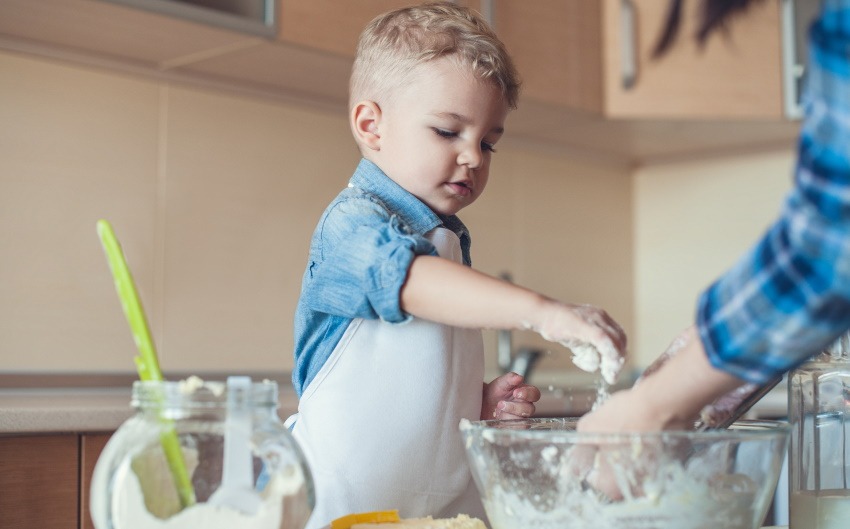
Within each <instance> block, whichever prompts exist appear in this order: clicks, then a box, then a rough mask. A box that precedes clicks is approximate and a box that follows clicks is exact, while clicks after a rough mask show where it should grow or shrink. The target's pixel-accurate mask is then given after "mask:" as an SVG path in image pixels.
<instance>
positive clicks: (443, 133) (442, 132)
mask: <svg viewBox="0 0 850 529" xmlns="http://www.w3.org/2000/svg"><path fill="white" fill-rule="evenodd" d="M432 130H433V131H434V132H435V133H436V134H437V136H442V137H443V138H454V137H456V136H457V132H452V131H450V130H446V129H439V128H437V127H434V128H433V129H432Z"/></svg>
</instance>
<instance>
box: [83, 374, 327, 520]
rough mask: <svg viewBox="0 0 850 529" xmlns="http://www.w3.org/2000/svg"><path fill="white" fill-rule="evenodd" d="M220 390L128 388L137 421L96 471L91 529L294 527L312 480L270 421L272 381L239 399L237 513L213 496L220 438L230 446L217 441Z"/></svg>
mask: <svg viewBox="0 0 850 529" xmlns="http://www.w3.org/2000/svg"><path fill="white" fill-rule="evenodd" d="M227 388H228V386H227V385H226V384H225V383H223V382H204V381H201V380H200V379H194V378H189V379H187V380H185V381H181V382H136V383H135V384H134V385H133V398H132V405H133V407H134V408H135V409H136V413H135V415H134V416H133V417H131V418H130V419H128V420H127V421H126V422H124V424H122V425H121V427H120V428H118V430H117V431H116V432H115V434H114V435H113V436H112V437H111V438H110V440H109V442H108V443H107V445H106V447H105V448H104V450H103V452H102V453H101V455H100V457H99V459H98V461H97V465H96V466H95V471H94V476H93V479H92V486H91V513H92V519H93V521H94V525H95V527H96V528H97V529H130V528H133V529H171V528H174V529H177V528H179V529H194V528H198V529H200V528H203V529H218V528H228V529H229V528H232V527H239V528H241V529H303V527H304V526H305V525H306V523H307V519H308V518H309V516H310V513H311V512H312V509H313V506H314V502H315V498H314V492H313V482H312V478H311V475H310V471H309V469H308V467H307V463H306V460H305V458H304V456H303V454H302V452H301V450H300V449H299V447H298V445H297V443H296V442H295V440H294V439H293V437H292V436H291V435H290V433H289V431H288V430H287V429H286V428H285V427H284V426H283V424H282V423H281V422H280V420H279V418H278V416H277V407H278V388H277V384H276V383H275V382H270V381H264V382H254V383H250V385H249V386H248V389H247V391H245V392H244V393H246V394H247V395H246V396H245V397H244V398H243V402H244V407H243V409H245V410H247V412H248V413H246V414H244V420H243V421H242V424H243V425H246V427H245V428H243V429H242V431H243V432H244V433H245V435H243V436H242V441H241V442H240V443H238V444H241V445H242V447H241V448H238V447H237V448H236V449H235V450H236V454H237V456H243V455H244V458H243V457H237V456H234V457H231V460H240V461H243V462H244V464H243V465H242V470H243V471H244V472H242V475H243V476H244V482H245V483H246V484H247V485H246V486H245V487H244V488H245V489H247V491H245V490H243V491H240V493H244V494H247V497H246V496H237V498H239V499H238V500H236V505H234V502H233V501H230V502H229V503H228V502H224V503H222V502H218V501H216V499H215V498H212V497H213V494H214V493H215V492H216V491H217V490H218V489H219V488H220V486H221V483H222V473H223V468H224V460H225V452H226V450H225V444H226V443H225V438H226V437H228V438H229V439H230V441H229V442H230V446H231V447H234V446H236V444H237V443H234V441H233V440H234V439H238V436H237V435H235V434H233V433H228V435H227V436H226V435H225V433H226V432H233V431H235V430H233V428H232V427H230V426H227V425H228V421H227V419H228V414H229V411H228V409H229V408H228V391H227ZM231 402H232V401H231ZM231 420H232V416H231ZM231 424H232V423H231ZM245 430H247V431H245ZM246 439H247V442H246ZM232 450H233V448H228V449H227V451H232ZM249 455H250V459H249ZM228 468H230V469H232V468H233V466H232V465H230V464H228ZM231 474H233V472H232V470H231ZM249 475H250V477H249ZM220 496H221V494H220V495H219V497H220ZM231 498H232V496H231ZM240 502H241V503H240Z"/></svg>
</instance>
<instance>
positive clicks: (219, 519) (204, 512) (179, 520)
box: [112, 458, 304, 529]
mask: <svg viewBox="0 0 850 529" xmlns="http://www.w3.org/2000/svg"><path fill="white" fill-rule="evenodd" d="M286 474H288V475H281V474H275V475H273V476H272V477H271V478H270V480H269V481H268V483H267V485H266V487H265V488H264V489H263V491H262V493H259V494H260V495H261V496H262V499H263V501H262V503H261V504H260V508H259V509H258V511H257V512H256V513H254V514H252V515H248V514H244V513H242V512H239V511H236V510H233V509H230V508H228V507H226V506H222V505H213V504H209V503H197V504H195V505H192V506H191V507H188V508H186V509H183V510H182V511H180V512H178V513H177V514H175V515H173V516H171V517H169V518H166V519H160V518H158V517H156V516H154V515H153V514H151V513H150V512H148V509H147V507H146V506H145V499H144V495H143V493H142V488H141V485H140V484H139V479H138V478H137V476H136V473H135V472H134V471H133V469H132V466H131V465H130V463H129V458H128V460H127V461H125V462H124V463H122V465H121V466H120V467H119V468H118V469H117V470H116V472H115V476H114V486H115V487H117V488H118V490H117V491H116V493H115V494H113V501H112V513H113V519H112V524H113V527H114V529H195V528H197V529H232V528H233V527H239V528H240V529H279V528H280V526H281V519H282V514H283V512H282V511H283V501H284V497H285V496H288V495H292V494H294V493H296V492H297V491H299V490H300V489H301V488H302V487H303V485H304V476H303V474H302V472H301V469H300V468H299V467H298V466H295V465H293V466H291V467H289V469H288V473H286Z"/></svg>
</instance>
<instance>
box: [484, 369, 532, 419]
mask: <svg viewBox="0 0 850 529" xmlns="http://www.w3.org/2000/svg"><path fill="white" fill-rule="evenodd" d="M482 397H483V398H482V400H481V419H482V420H488V419H524V418H527V417H531V416H532V415H533V414H534V409H535V407H534V403H535V402H537V401H538V400H540V390H539V389H537V388H536V387H535V386H532V385H530V384H525V383H524V380H523V378H522V375H519V374H517V373H513V372H511V373H506V374H504V375H502V376H500V377H498V378H496V379H495V380H493V381H492V382H490V383H489V384H484V391H483V395H482Z"/></svg>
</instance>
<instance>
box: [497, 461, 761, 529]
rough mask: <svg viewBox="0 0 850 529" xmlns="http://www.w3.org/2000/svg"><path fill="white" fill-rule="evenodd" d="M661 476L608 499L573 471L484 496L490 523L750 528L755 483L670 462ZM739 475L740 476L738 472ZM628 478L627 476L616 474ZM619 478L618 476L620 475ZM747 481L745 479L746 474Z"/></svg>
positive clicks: (548, 527) (529, 528)
mask: <svg viewBox="0 0 850 529" xmlns="http://www.w3.org/2000/svg"><path fill="white" fill-rule="evenodd" d="M660 475H662V476H664V478H663V480H661V481H657V482H655V483H646V482H644V483H643V484H642V485H643V490H642V491H641V494H640V495H630V496H629V497H626V498H624V499H622V500H621V501H611V500H609V499H608V498H605V497H604V495H602V494H600V493H598V492H596V491H594V490H592V489H589V488H586V487H582V486H581V484H580V482H579V480H578V479H576V478H575V476H569V477H563V478H564V479H562V480H560V483H558V484H557V486H556V488H555V489H553V490H551V491H550V492H547V491H545V490H543V489H538V490H536V491H535V493H534V494H528V495H526V494H523V493H522V492H520V491H519V490H518V489H519V488H521V487H504V488H503V487H501V486H499V485H496V486H494V487H492V488H491V489H490V494H489V495H488V498H486V499H485V500H484V506H485V508H486V510H487V516H488V517H489V519H490V523H491V525H492V527H493V529H515V528H517V527H522V528H523V529H645V528H647V529H648V528H651V529H717V528H718V527H723V528H724V529H753V528H754V527H756V526H757V523H758V522H757V521H756V519H755V513H753V504H754V503H755V490H756V485H755V483H750V484H747V485H746V486H744V487H735V486H725V485H719V484H718V482H717V481H716V480H715V481H714V482H712V481H711V480H701V479H696V478H695V477H694V476H692V475H688V473H687V472H686V471H685V469H684V468H682V467H681V466H677V465H675V464H671V465H670V466H669V467H667V468H664V469H663V470H662V472H661V473H660ZM736 477H738V478H740V477H743V476H736ZM619 478H620V479H622V480H624V481H630V480H631V479H630V477H628V476H622V475H621V476H619ZM620 479H618V481H620ZM744 481H745V480H744Z"/></svg>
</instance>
